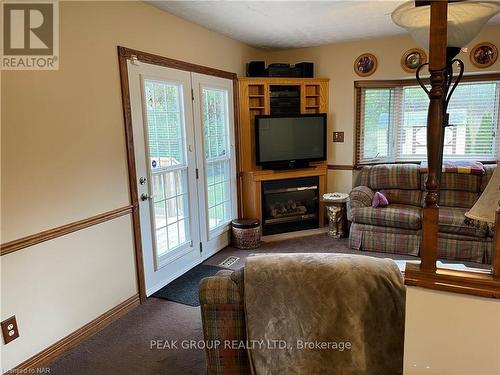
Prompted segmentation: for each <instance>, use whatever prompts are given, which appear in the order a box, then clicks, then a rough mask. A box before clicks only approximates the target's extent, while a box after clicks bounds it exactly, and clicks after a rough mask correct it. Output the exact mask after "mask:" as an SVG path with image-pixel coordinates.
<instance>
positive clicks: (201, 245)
mask: <svg viewBox="0 0 500 375" xmlns="http://www.w3.org/2000/svg"><path fill="white" fill-rule="evenodd" d="M202 252H203V244H202V243H201V242H200V253H202Z"/></svg>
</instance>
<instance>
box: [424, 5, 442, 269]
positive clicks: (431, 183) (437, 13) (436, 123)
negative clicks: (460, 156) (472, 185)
mask: <svg viewBox="0 0 500 375" xmlns="http://www.w3.org/2000/svg"><path fill="white" fill-rule="evenodd" d="M430 12H431V20H430V30H429V35H430V39H429V73H430V83H431V89H430V90H429V91H428V96H429V110H428V114H427V162H428V169H429V171H428V174H427V181H426V182H425V190H426V192H425V201H424V202H425V203H424V208H423V223H422V249H421V254H420V255H421V263H420V269H421V270H422V271H430V272H434V271H435V270H436V259H437V248H438V225H439V224H438V222H439V205H438V202H439V183H440V177H441V165H442V157H443V156H442V155H443V138H444V127H443V124H444V122H445V100H446V91H445V85H446V71H447V64H446V60H447V59H446V54H447V50H446V47H447V23H448V2H447V1H431V2H430Z"/></svg>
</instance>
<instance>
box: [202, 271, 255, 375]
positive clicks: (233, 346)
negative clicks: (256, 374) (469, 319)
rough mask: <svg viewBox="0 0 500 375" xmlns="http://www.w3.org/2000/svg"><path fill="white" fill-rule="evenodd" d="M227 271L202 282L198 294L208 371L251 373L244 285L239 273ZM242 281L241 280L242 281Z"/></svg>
mask: <svg viewBox="0 0 500 375" xmlns="http://www.w3.org/2000/svg"><path fill="white" fill-rule="evenodd" d="M239 273H241V274H242V273H243V271H236V272H233V273H230V272H224V273H221V274H218V275H216V276H212V277H207V278H205V279H203V280H202V281H201V282H200V289H199V296H200V305H201V320H202V324H203V335H204V338H205V342H206V350H205V351H206V357H207V374H209V375H213V374H250V367H249V361H248V355H247V351H246V349H244V348H241V347H240V346H238V345H239V344H241V343H244V342H246V325H245V311H244V299H243V295H242V290H243V288H242V287H243V286H242V285H238V280H237V277H238V274H239ZM242 282H243V281H242V280H241V283H242Z"/></svg>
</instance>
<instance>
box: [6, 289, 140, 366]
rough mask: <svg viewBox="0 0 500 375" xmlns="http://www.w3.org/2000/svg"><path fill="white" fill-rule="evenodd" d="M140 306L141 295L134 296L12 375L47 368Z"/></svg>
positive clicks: (50, 347)
mask: <svg viewBox="0 0 500 375" xmlns="http://www.w3.org/2000/svg"><path fill="white" fill-rule="evenodd" d="M139 304H140V301H139V294H135V295H133V296H132V297H130V298H128V299H126V300H125V301H123V302H121V303H120V304H119V305H117V306H115V307H113V308H112V309H111V310H108V311H106V312H105V313H104V314H102V315H100V316H98V317H97V318H95V319H94V320H92V321H90V322H89V323H87V324H85V325H84V326H83V327H81V328H79V329H77V330H76V331H75V332H73V333H71V334H69V335H68V336H66V337H64V338H62V339H61V340H59V341H57V342H56V343H54V344H52V345H51V346H49V347H48V348H46V349H44V350H42V351H41V352H40V353H38V354H35V355H34V356H33V357H31V358H29V359H27V360H26V361H24V362H23V363H21V364H19V365H18V366H16V368H14V369H12V370H11V371H12V373H17V374H29V373H31V371H30V370H29V369H36V368H40V367H46V366H47V365H48V364H50V363H51V362H54V361H55V360H56V359H57V358H59V357H60V356H61V355H62V354H64V353H66V352H67V351H69V350H71V349H73V348H74V347H75V346H77V345H79V344H81V343H82V342H83V341H85V340H86V339H88V338H89V337H90V336H92V335H94V334H95V333H97V332H99V331H100V330H102V329H103V328H105V327H106V326H108V325H109V324H110V323H112V322H114V321H115V320H117V319H119V318H120V317H122V316H123V315H125V314H126V313H128V312H129V311H130V310H132V309H133V308H135V307H137V306H139Z"/></svg>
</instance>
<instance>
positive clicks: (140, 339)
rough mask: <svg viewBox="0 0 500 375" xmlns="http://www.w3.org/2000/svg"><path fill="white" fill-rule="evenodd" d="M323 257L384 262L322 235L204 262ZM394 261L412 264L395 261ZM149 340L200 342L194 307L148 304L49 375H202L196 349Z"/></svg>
mask: <svg viewBox="0 0 500 375" xmlns="http://www.w3.org/2000/svg"><path fill="white" fill-rule="evenodd" d="M271 252H307V253H314V252H328V253H348V254H363V255H371V256H377V257H384V258H386V257H388V254H383V253H368V252H360V251H354V250H351V249H349V248H348V247H347V240H345V239H343V240H333V239H331V238H329V237H328V236H327V235H326V234H320V235H314V236H308V237H301V238H294V239H289V240H285V241H279V242H270V243H263V245H262V246H261V247H260V248H259V249H258V250H251V251H244V250H238V249H234V248H231V247H227V248H225V249H223V250H222V251H220V252H219V253H217V254H216V255H214V256H213V257H212V258H210V259H208V260H207V261H205V262H204V264H207V265H213V266H217V265H219V263H221V262H222V261H223V260H224V259H226V258H227V257H228V256H231V255H234V256H237V257H240V259H239V260H238V261H237V262H236V263H234V264H233V265H232V266H231V268H232V269H239V268H241V267H242V266H243V265H244V262H245V258H246V257H247V256H248V255H250V254H252V253H271ZM393 258H395V259H416V258H414V257H409V256H396V257H393ZM151 340H178V345H179V346H180V342H181V341H182V340H203V333H202V328H201V320H200V310H199V307H191V306H186V305H181V304H178V303H175V302H171V301H167V300H164V299H159V298H149V299H148V300H147V301H146V303H145V304H143V305H141V306H139V307H137V308H136V309H134V310H133V311H131V312H130V313H128V314H127V315H125V316H124V317H122V318H121V319H119V320H118V321H116V322H114V323H112V324H111V325H109V326H108V327H106V328H105V329H104V330H102V331H101V332H99V333H97V334H96V335H94V336H92V337H91V338H90V339H89V340H87V341H86V342H84V343H83V344H81V345H80V346H78V347H76V348H75V349H74V350H72V351H71V352H69V353H67V354H66V355H64V356H63V357H61V358H60V359H59V360H57V361H56V362H54V363H52V364H51V365H50V366H49V367H50V374H52V375H54V374H56V375H69V374H70V375H84V374H85V375H87V374H88V375H101V374H102V375H111V374H125V375H127V374H134V375H146V374H148V375H149V374H156V375H159V374H168V375H174V374H175V375H177V374H178V375H186V374H200V375H201V374H204V372H205V355H204V352H203V350H198V349H182V348H181V347H179V348H178V349H168V348H164V349H151V348H150V345H151Z"/></svg>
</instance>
